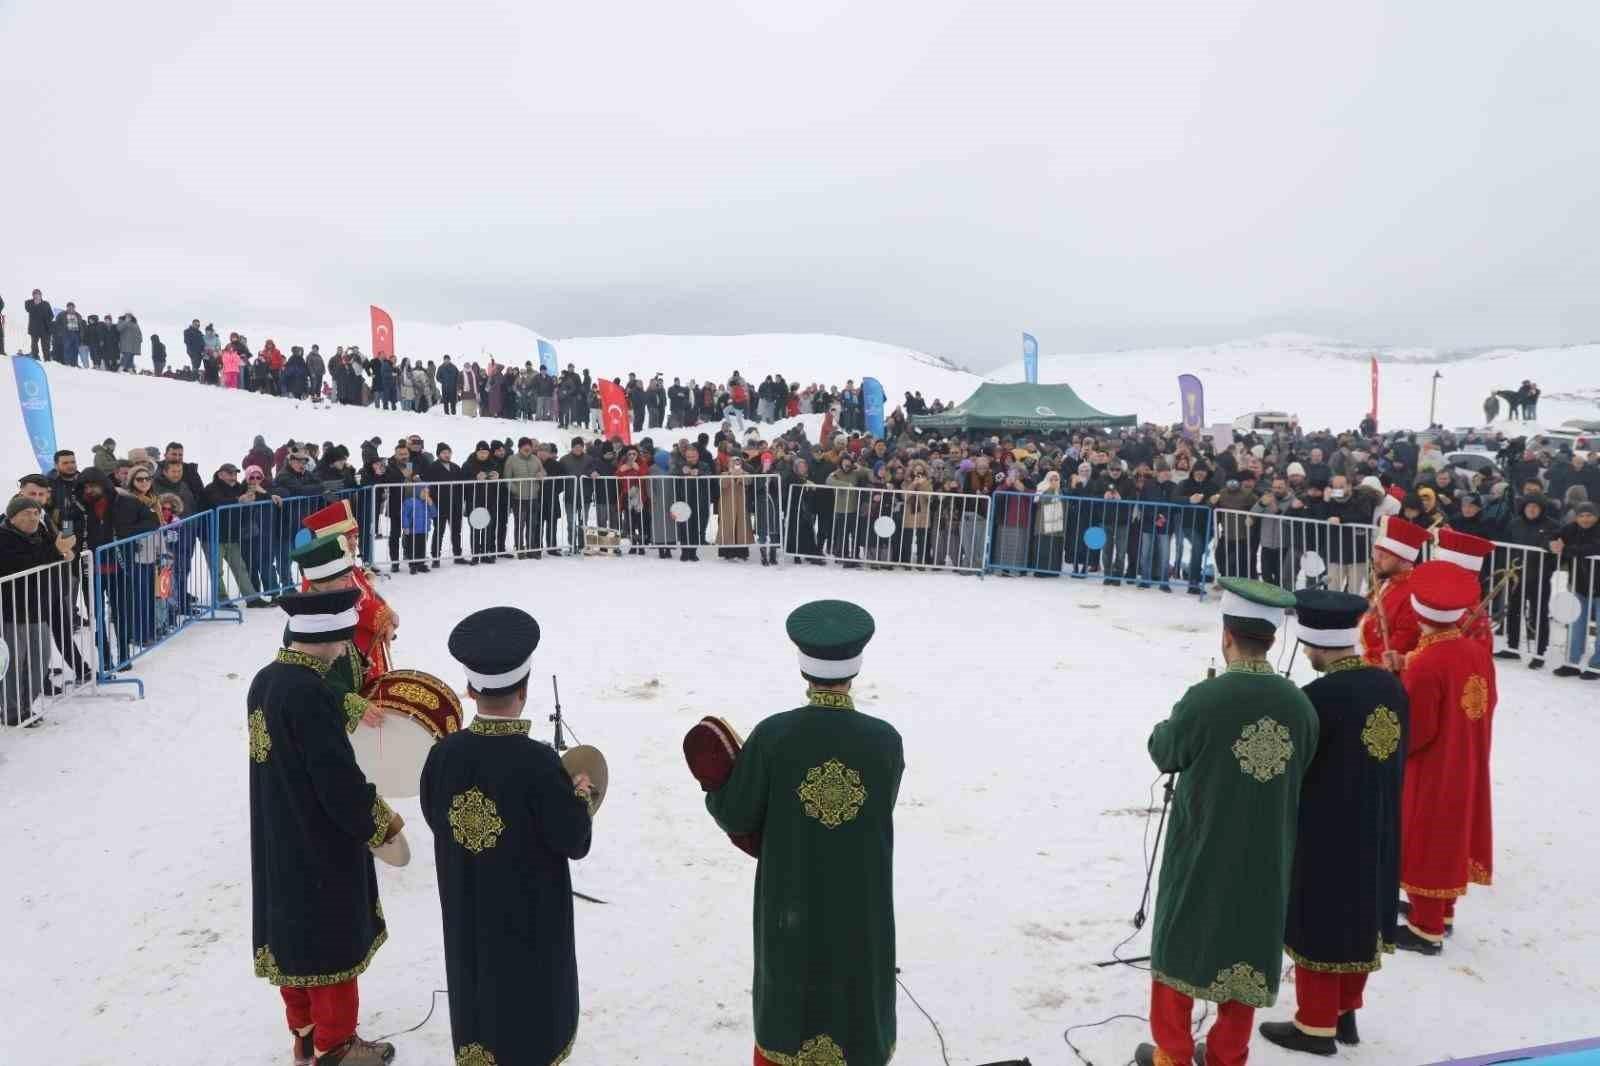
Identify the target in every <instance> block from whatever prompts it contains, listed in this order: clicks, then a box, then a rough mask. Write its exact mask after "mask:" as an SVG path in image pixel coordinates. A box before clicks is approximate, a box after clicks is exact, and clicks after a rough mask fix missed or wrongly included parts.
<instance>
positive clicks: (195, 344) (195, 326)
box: [183, 318, 206, 376]
mask: <svg viewBox="0 0 1600 1066" xmlns="http://www.w3.org/2000/svg"><path fill="white" fill-rule="evenodd" d="M183 351H184V354H185V355H187V356H188V357H189V365H190V366H191V367H193V368H194V372H195V374H196V375H197V376H198V375H199V373H200V361H201V360H202V359H204V358H205V354H206V335H205V332H204V331H203V330H202V329H201V328H200V320H199V319H198V318H197V319H195V320H194V321H192V322H190V323H189V325H188V326H187V327H186V328H185V329H184V331H183Z"/></svg>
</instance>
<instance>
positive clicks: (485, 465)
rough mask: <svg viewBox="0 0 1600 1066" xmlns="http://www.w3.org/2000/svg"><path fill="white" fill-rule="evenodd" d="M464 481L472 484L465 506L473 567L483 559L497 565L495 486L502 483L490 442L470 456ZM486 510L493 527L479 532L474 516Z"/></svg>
mask: <svg viewBox="0 0 1600 1066" xmlns="http://www.w3.org/2000/svg"><path fill="white" fill-rule="evenodd" d="M461 479H462V480H463V481H465V482H467V483H468V488H467V490H466V494H465V498H464V499H463V500H462V503H461V506H462V508H463V509H464V513H465V514H466V516H467V524H468V525H469V526H471V528H472V533H471V541H472V560H471V562H472V565H473V566H477V565H478V561H479V560H480V559H481V560H483V561H485V562H488V563H492V562H494V554H493V553H494V509H493V504H494V488H495V486H494V485H492V484H490V483H491V482H494V481H498V480H499V479H500V467H499V465H498V464H496V463H495V461H494V454H493V450H492V449H491V448H490V447H489V442H488V441H486V440H480V441H479V442H478V444H477V447H475V448H473V450H472V454H471V455H469V456H467V461H466V462H464V463H462V464H461ZM480 507H481V508H483V509H484V510H485V511H487V512H488V513H489V524H488V525H486V526H484V527H483V528H482V529H479V528H478V527H477V526H475V525H472V512H473V511H476V510H477V509H478V508H480Z"/></svg>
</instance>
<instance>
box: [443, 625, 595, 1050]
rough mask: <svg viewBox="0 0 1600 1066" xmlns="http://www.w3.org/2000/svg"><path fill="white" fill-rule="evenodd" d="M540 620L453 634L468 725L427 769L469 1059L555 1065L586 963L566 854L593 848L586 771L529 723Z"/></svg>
mask: <svg viewBox="0 0 1600 1066" xmlns="http://www.w3.org/2000/svg"><path fill="white" fill-rule="evenodd" d="M538 644H539V624H538V623H537V622H535V621H534V620H533V618H532V617H531V616H530V615H528V614H527V613H526V612H525V611H520V610H518V609H517V608H515V607H490V608H488V609H486V610H482V611H478V612H476V613H474V614H471V615H468V616H467V617H466V618H464V619H462V621H461V622H460V623H459V624H458V625H457V626H456V627H455V629H454V630H452V631H451V633H450V654H451V656H452V657H454V658H455V659H456V660H457V661H458V662H460V663H461V664H462V665H463V666H464V667H465V668H466V674H467V685H468V688H467V695H468V696H470V697H471V698H472V700H473V701H474V702H475V703H476V704H477V708H478V713H477V716H476V717H475V718H473V720H472V724H470V725H469V726H467V728H466V729H463V730H461V731H459V732H456V733H452V734H450V735H449V736H447V737H445V738H444V739H443V740H441V741H440V742H439V743H438V744H436V745H434V748H433V750H432V751H431V752H430V753H429V755H428V761H427V763H426V764H424V766H423V768H422V793H421V802H422V813H423V817H425V818H426V819H427V821H428V825H429V827H430V828H432V830H433V855H434V863H435V865H436V866H437V869H438V877H439V909H440V911H441V913H442V915H443V919H444V954H445V971H446V974H447V975H448V978H449V988H450V1035H451V1043H452V1045H453V1046H454V1048H455V1061H456V1062H457V1063H458V1064H460V1066H519V1064H524V1063H526V1064H529V1066H550V1064H554V1063H559V1062H564V1061H565V1060H566V1058H567V1056H568V1055H570V1054H571V1053H572V1047H573V1044H574V1042H575V1041H576V1039H577V1034H578V958H577V951H576V947H575V945H574V938H573V928H572V875H571V873H570V871H569V869H568V862H569V861H570V860H572V859H581V858H583V857H584V856H585V855H587V854H588V853H589V840H590V829H591V824H590V818H591V815H592V814H593V807H594V805H595V803H596V802H597V797H596V796H595V795H593V793H592V787H591V782H590V781H589V779H588V777H587V776H585V775H583V774H578V775H577V776H576V778H572V777H568V776H567V772H566V770H565V769H563V768H562V765H561V759H560V758H559V757H558V756H557V755H556V753H555V751H554V750H553V749H552V748H550V747H549V746H548V745H546V744H541V743H540V742H538V741H536V740H533V739H531V738H530V737H529V736H528V727H529V723H528V720H527V719H525V718H523V717H522V712H523V709H524V708H525V707H526V706H527V702H528V678H529V675H530V673H531V672H532V670H533V651H534V648H536V647H537V646H538Z"/></svg>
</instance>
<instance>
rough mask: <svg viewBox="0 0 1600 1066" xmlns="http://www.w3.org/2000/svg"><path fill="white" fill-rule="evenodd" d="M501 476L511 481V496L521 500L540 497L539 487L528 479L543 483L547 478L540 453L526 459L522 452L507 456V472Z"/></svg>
mask: <svg viewBox="0 0 1600 1066" xmlns="http://www.w3.org/2000/svg"><path fill="white" fill-rule="evenodd" d="M500 476H501V477H502V478H504V479H507V480H511V479H516V480H511V484H510V486H509V487H510V489H511V495H512V496H513V497H514V498H516V499H519V500H526V499H535V498H537V497H538V495H539V486H538V485H535V484H532V483H531V482H529V481H528V480H526V479H528V478H535V479H537V480H540V481H543V480H544V476H545V470H544V460H542V459H540V458H539V453H538V452H534V453H533V454H532V455H530V456H528V457H527V458H526V459H524V458H523V457H522V453H521V452H512V453H511V454H510V455H508V456H506V466H505V470H504V471H502V472H501V474H500Z"/></svg>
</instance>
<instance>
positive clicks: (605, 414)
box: [600, 378, 633, 444]
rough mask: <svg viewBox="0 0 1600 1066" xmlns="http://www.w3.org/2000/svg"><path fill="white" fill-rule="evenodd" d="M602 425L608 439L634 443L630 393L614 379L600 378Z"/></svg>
mask: <svg viewBox="0 0 1600 1066" xmlns="http://www.w3.org/2000/svg"><path fill="white" fill-rule="evenodd" d="M600 426H601V428H602V430H603V431H604V433H605V435H606V440H613V439H619V440H621V441H622V443H624V444H632V443H633V421H632V420H631V419H630V418H629V417H628V394H627V393H626V392H624V391H623V390H622V386H621V385H618V384H617V383H616V382H614V381H607V380H605V379H604V378H601V379H600Z"/></svg>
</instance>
